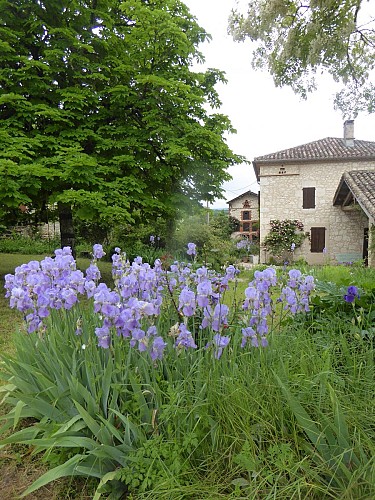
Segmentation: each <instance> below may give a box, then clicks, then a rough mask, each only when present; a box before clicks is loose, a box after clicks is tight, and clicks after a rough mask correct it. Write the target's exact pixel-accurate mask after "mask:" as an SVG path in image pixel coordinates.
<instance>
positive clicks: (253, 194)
mask: <svg viewBox="0 0 375 500" xmlns="http://www.w3.org/2000/svg"><path fill="white" fill-rule="evenodd" d="M243 196H256V197H258V193H253V192H252V191H245V192H244V193H242V194H240V195H238V196H236V197H235V198H233V199H232V200H229V201H227V203H232V201H236V200H238V199H239V198H242V197H243Z"/></svg>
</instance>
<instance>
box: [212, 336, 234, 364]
mask: <svg viewBox="0 0 375 500" xmlns="http://www.w3.org/2000/svg"><path fill="white" fill-rule="evenodd" d="M229 342H230V337H226V336H223V335H220V334H219V333H218V334H216V335H214V338H213V345H214V347H215V358H216V359H220V358H221V355H222V354H223V349H224V348H225V347H227V345H228V344H229Z"/></svg>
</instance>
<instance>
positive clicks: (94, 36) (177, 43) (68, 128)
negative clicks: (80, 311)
mask: <svg viewBox="0 0 375 500" xmlns="http://www.w3.org/2000/svg"><path fill="white" fill-rule="evenodd" d="M0 24H1V27H0V34H1V36H0V40H1V41H0V210H1V211H2V213H3V216H4V215H5V214H6V213H7V211H9V210H11V209H14V207H17V206H18V205H20V204H24V205H27V206H28V207H29V210H31V209H32V210H36V211H38V210H40V211H41V212H42V211H43V208H44V207H45V206H46V205H47V204H51V203H57V204H58V207H59V214H60V223H61V228H62V244H70V245H74V239H73V238H74V235H73V229H72V224H71V221H72V210H73V212H74V214H75V216H77V217H79V218H83V219H91V220H98V221H99V220H101V221H104V222H106V223H108V224H113V223H115V222H117V221H124V220H125V221H134V222H136V221H137V220H142V221H150V220H152V219H153V218H156V217H161V216H162V217H165V218H168V219H169V220H171V221H173V220H174V218H175V217H176V214H177V211H178V208H179V207H180V206H181V205H184V204H185V205H186V203H188V202H189V203H191V202H192V201H193V202H198V200H203V199H204V200H209V201H210V200H213V199H214V198H216V197H219V196H220V195H221V194H222V191H221V187H220V186H221V184H222V182H223V181H224V180H227V179H228V178H229V175H228V173H227V170H226V169H227V167H228V166H230V165H233V164H236V163H240V162H241V161H243V158H241V157H239V156H237V155H235V154H233V152H232V151H231V150H230V149H229V147H228V145H227V143H226V141H225V138H224V135H225V134H226V133H227V132H232V131H233V130H232V127H231V124H230V121H229V120H228V118H227V117H226V116H224V115H221V114H219V113H217V112H215V113H214V112H213V111H212V109H213V108H215V107H216V108H217V107H219V106H220V101H219V98H218V94H217V92H216V91H215V84H216V83H217V82H218V81H224V75H223V74H222V72H220V71H218V70H208V71H205V72H194V71H193V70H192V62H193V61H194V60H201V59H202V55H201V54H200V52H199V50H198V45H199V43H201V42H203V41H204V40H206V39H207V38H208V37H209V35H208V34H207V33H206V32H205V31H204V30H203V29H202V28H200V27H199V25H198V24H197V22H196V20H195V18H194V17H193V16H192V15H191V14H190V12H189V10H188V8H187V7H186V6H185V5H184V4H183V3H182V2H180V1H179V0H126V1H123V2H121V1H118V0H0ZM208 109H210V110H211V111H208ZM0 216H1V214H0Z"/></svg>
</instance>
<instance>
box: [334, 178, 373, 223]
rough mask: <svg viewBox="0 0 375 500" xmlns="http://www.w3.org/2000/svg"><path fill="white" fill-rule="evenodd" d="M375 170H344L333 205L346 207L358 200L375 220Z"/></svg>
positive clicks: (367, 213)
mask: <svg viewBox="0 0 375 500" xmlns="http://www.w3.org/2000/svg"><path fill="white" fill-rule="evenodd" d="M374 186H375V170H374V171H358V170H353V171H350V172H344V174H343V175H342V177H341V179H340V182H339V185H338V187H337V189H336V193H335V195H334V197H333V205H334V206H341V207H342V208H343V209H345V207H349V206H351V205H352V204H353V203H355V202H357V203H358V205H359V206H360V207H361V208H362V210H363V211H364V213H365V214H366V215H367V217H368V218H369V219H372V220H375V191H374Z"/></svg>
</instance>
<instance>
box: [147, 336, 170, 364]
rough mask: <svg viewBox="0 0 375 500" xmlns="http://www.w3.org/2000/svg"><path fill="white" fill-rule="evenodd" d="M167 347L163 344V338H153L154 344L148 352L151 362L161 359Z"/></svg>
mask: <svg viewBox="0 0 375 500" xmlns="http://www.w3.org/2000/svg"><path fill="white" fill-rule="evenodd" d="M166 347H167V343H166V342H164V340H163V337H154V342H153V344H152V347H151V350H150V356H151V359H152V360H153V361H155V360H156V359H162V358H163V353H164V349H165V348H166Z"/></svg>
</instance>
